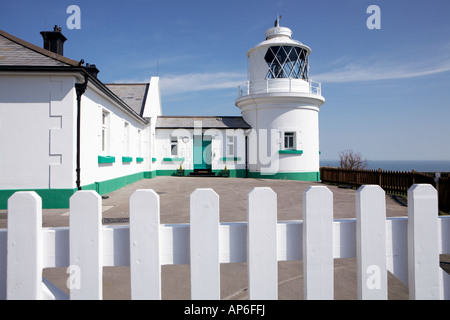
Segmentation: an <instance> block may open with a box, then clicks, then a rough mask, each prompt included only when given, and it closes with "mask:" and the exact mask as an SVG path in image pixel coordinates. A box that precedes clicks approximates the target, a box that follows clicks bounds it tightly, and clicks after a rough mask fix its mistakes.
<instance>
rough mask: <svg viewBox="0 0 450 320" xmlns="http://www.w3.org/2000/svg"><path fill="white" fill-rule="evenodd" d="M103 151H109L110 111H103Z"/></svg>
mask: <svg viewBox="0 0 450 320" xmlns="http://www.w3.org/2000/svg"><path fill="white" fill-rule="evenodd" d="M102 152H103V153H104V154H107V153H108V152H109V112H108V111H103V112H102Z"/></svg>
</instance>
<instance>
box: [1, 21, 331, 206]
mask: <svg viewBox="0 0 450 320" xmlns="http://www.w3.org/2000/svg"><path fill="white" fill-rule="evenodd" d="M41 34H42V36H43V39H44V46H43V47H44V48H45V49H44V48H41V47H38V46H36V45H33V44H31V43H28V42H26V41H24V40H22V39H18V38H16V37H14V36H13V35H10V34H8V33H6V32H4V31H1V30H0V150H2V152H1V153H0V209H5V208H6V205H7V199H8V198H9V197H10V196H11V195H12V194H13V193H14V192H16V191H20V190H34V191H36V192H37V193H38V194H39V195H40V196H41V197H42V200H43V207H44V208H66V207H68V203H69V198H70V196H71V195H72V194H73V193H74V192H76V191H77V190H79V189H84V190H86V189H87V190H96V191H97V192H98V193H99V194H101V195H104V194H107V193H109V192H111V191H114V190H117V189H119V188H121V187H123V186H125V185H127V184H130V183H133V182H135V181H137V180H140V179H144V178H152V177H155V176H158V175H193V176H195V175H210V176H230V177H242V178H245V177H263V178H278V179H300V180H310V181H317V180H319V174H318V172H319V144H318V110H319V106H320V105H321V104H322V103H323V102H324V99H323V97H322V96H321V95H320V85H319V86H313V85H312V84H313V83H312V82H311V81H310V80H309V78H308V60H307V58H308V55H309V53H310V49H309V48H308V47H307V46H305V45H303V44H301V43H300V42H298V41H294V40H292V39H291V37H290V35H291V32H290V30H289V29H287V28H282V27H279V26H276V27H274V28H270V29H269V30H267V32H266V41H264V42H262V43H261V44H259V45H257V46H256V47H255V48H253V49H251V50H250V51H249V52H248V53H247V55H248V58H249V79H248V82H247V87H246V89H245V91H242V94H241V95H240V97H239V98H238V99H237V100H236V106H238V107H239V108H240V109H241V111H242V117H176V116H172V117H168V116H163V113H162V107H161V98H160V90H159V79H158V78H157V77H151V79H150V80H149V82H148V83H142V84H105V83H102V82H101V81H100V80H99V79H98V77H97V74H98V72H99V70H98V69H97V68H96V67H95V65H89V64H85V63H84V61H75V60H71V59H68V58H66V57H64V56H63V44H64V41H66V38H65V37H64V36H63V35H62V34H61V30H60V29H59V28H57V27H56V26H55V29H54V31H52V32H41ZM267 133H268V134H267ZM266 137H267V139H266ZM179 169H182V170H184V171H179ZM224 169H227V170H225V171H224Z"/></svg>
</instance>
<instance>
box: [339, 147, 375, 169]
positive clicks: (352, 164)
mask: <svg viewBox="0 0 450 320" xmlns="http://www.w3.org/2000/svg"><path fill="white" fill-rule="evenodd" d="M339 159H340V165H339V167H340V168H341V169H347V170H364V169H366V168H367V165H368V161H367V159H366V158H364V159H363V157H362V154H361V153H360V152H358V153H355V152H353V150H351V149H347V150H344V151H341V152H339Z"/></svg>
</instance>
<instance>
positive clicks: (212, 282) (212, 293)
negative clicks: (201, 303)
mask: <svg viewBox="0 0 450 320" xmlns="http://www.w3.org/2000/svg"><path fill="white" fill-rule="evenodd" d="M190 201H191V203H190V245H191V250H190V264H191V299H193V300H218V299H220V264H219V196H218V194H217V193H215V192H214V190H212V189H197V190H195V191H194V192H193V193H192V194H191V198H190Z"/></svg>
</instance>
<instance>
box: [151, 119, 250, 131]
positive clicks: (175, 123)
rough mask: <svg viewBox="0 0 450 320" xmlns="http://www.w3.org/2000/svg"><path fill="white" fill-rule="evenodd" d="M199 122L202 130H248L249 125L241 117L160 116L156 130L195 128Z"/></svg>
mask: <svg viewBox="0 0 450 320" xmlns="http://www.w3.org/2000/svg"><path fill="white" fill-rule="evenodd" d="M196 121H201V126H202V128H203V129H208V128H217V129H250V128H251V127H250V125H249V124H248V123H247V122H245V120H244V119H243V118H242V117H230V116H226V117H185V116H160V117H158V119H157V120H156V128H157V129H175V128H185V129H193V128H195V126H194V125H195V122H196Z"/></svg>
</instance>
